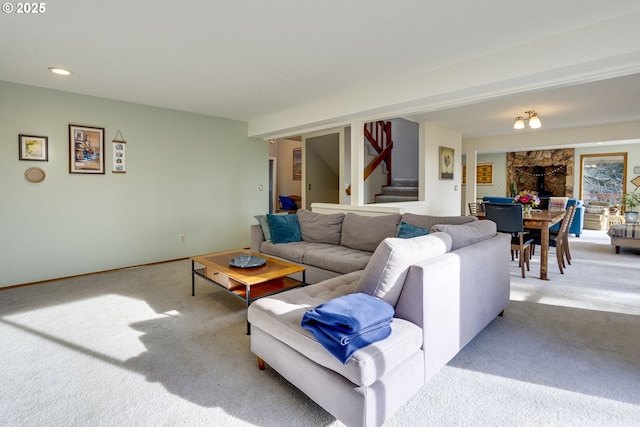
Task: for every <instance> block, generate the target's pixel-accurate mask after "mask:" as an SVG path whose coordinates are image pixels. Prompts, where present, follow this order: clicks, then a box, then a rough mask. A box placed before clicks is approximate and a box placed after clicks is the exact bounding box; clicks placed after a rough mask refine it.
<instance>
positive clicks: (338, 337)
mask: <svg viewBox="0 0 640 427" xmlns="http://www.w3.org/2000/svg"><path fill="white" fill-rule="evenodd" d="M393 314H394V310H393V307H392V306H391V305H390V304H388V303H386V302H384V301H382V300H381V299H379V298H376V297H372V296H370V295H367V294H363V293H356V294H349V295H345V296H342V297H339V298H335V299H333V300H331V301H327V302H326V303H324V304H321V305H319V306H317V307H316V308H314V309H312V310H309V311H307V312H306V313H305V314H304V316H302V321H301V323H300V324H301V325H302V327H303V328H305V329H308V330H309V331H310V332H311V333H312V334H313V336H314V337H315V338H316V339H317V340H318V342H319V343H320V344H322V345H323V346H324V347H325V348H326V349H327V350H328V351H329V352H330V353H331V354H333V355H334V356H335V357H336V358H338V360H340V361H341V362H342V363H343V364H346V363H347V361H348V360H349V358H350V357H351V355H352V354H353V353H354V352H356V351H357V350H359V349H361V348H363V347H366V346H367V345H369V344H371V343H374V342H376V341H380V340H382V339H384V338H386V337H388V336H389V334H391V320H392V319H393Z"/></svg>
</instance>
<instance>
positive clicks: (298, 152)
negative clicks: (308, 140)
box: [293, 148, 302, 181]
mask: <svg viewBox="0 0 640 427" xmlns="http://www.w3.org/2000/svg"><path fill="white" fill-rule="evenodd" d="M293 179H294V181H300V180H302V148H294V149H293Z"/></svg>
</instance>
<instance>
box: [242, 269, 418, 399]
mask: <svg viewBox="0 0 640 427" xmlns="http://www.w3.org/2000/svg"><path fill="white" fill-rule="evenodd" d="M362 274H363V273H362V271H357V272H353V273H350V274H345V275H342V276H339V277H335V278H333V279H329V280H325V281H323V282H321V283H317V284H315V285H309V286H305V287H302V288H297V289H292V290H289V291H287V292H282V293H280V294H277V295H273V296H270V297H266V298H261V299H259V300H257V301H255V302H253V303H252V304H251V306H249V310H248V313H247V316H248V319H249V322H250V323H251V325H252V327H257V328H260V329H261V330H263V331H264V332H265V333H267V334H269V335H271V336H273V337H274V338H275V339H277V340H279V341H282V342H283V343H285V344H287V345H288V346H289V347H291V348H293V349H294V350H296V351H297V352H299V353H301V354H302V355H304V356H305V357H307V358H309V359H311V360H313V361H314V362H316V363H318V364H319V365H321V366H324V367H325V368H328V369H330V370H332V371H334V372H337V373H338V374H340V375H342V376H343V377H345V378H347V379H348V380H349V381H351V382H352V383H354V384H356V385H358V386H364V387H366V386H369V385H371V384H373V383H375V382H376V381H377V380H378V379H380V378H381V377H382V376H384V375H385V374H386V373H388V372H390V371H391V370H393V369H394V368H395V367H397V366H399V365H401V364H402V363H403V362H404V361H405V360H407V359H408V358H409V357H410V356H411V355H413V354H415V353H416V352H418V351H420V348H421V346H422V329H421V328H420V327H418V326H417V325H415V324H414V323H411V322H408V321H406V320H403V319H398V318H394V319H393V321H392V323H391V335H390V336H389V337H387V338H385V339H384V340H382V341H378V342H376V343H373V344H371V345H368V346H367V347H365V348H362V349H360V350H358V351H356V352H355V353H354V354H353V355H352V356H351V358H350V359H349V361H348V362H347V364H346V365H343V364H342V363H341V362H340V361H339V360H338V359H336V358H335V357H334V356H333V355H332V354H331V353H329V352H328V351H327V350H326V349H325V348H324V347H323V346H322V345H321V344H320V343H319V342H318V341H317V340H316V339H315V338H314V337H313V335H312V334H311V332H309V331H307V330H306V329H304V328H303V327H302V326H301V325H300V321H301V320H302V316H303V315H304V313H305V312H306V311H308V310H310V309H312V308H314V307H316V306H318V305H320V304H323V303H325V302H327V301H329V300H332V299H334V298H338V297H340V296H343V295H346V294H348V293H354V292H356V287H357V285H358V281H359V279H360V276H361V275H362Z"/></svg>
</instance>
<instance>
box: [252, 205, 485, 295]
mask: <svg viewBox="0 0 640 427" xmlns="http://www.w3.org/2000/svg"><path fill="white" fill-rule="evenodd" d="M296 217H297V219H298V222H299V224H300V241H295V242H288V243H286V244H282V243H273V242H272V241H271V239H270V236H269V234H270V232H269V231H268V230H269V229H268V225H267V224H266V220H265V219H264V218H262V217H259V219H258V221H259V222H260V223H261V224H260V225H258V224H256V225H253V226H251V250H252V251H253V252H258V253H263V254H265V255H271V256H275V257H278V258H282V259H286V260H288V261H291V262H295V263H297V264H303V265H305V266H306V267H307V271H306V281H307V283H310V284H313V283H318V282H321V281H323V280H326V279H330V278H332V277H336V276H340V275H342V274H346V273H351V272H353V271H358V270H362V269H364V268H365V267H366V266H367V264H368V263H369V259H370V258H371V255H372V254H373V251H375V249H376V247H377V246H378V245H379V244H380V242H382V240H383V239H385V238H387V237H396V235H397V233H398V227H399V226H401V227H403V228H402V229H401V231H402V230H403V229H404V228H412V227H418V228H421V229H425V230H430V229H431V227H433V226H434V225H436V224H464V223H467V222H471V221H477V220H478V218H476V217H475V216H431V215H417V214H412V213H405V214H404V215H400V214H390V215H381V216H365V215H357V214H353V213H347V214H342V213H336V214H319V213H315V212H311V211H309V210H306V209H299V210H298V211H297V213H296ZM296 278H297V279H299V280H300V278H301V275H300V277H296Z"/></svg>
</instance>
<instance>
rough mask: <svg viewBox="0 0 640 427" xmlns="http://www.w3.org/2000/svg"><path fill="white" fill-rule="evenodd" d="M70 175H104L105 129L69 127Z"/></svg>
mask: <svg viewBox="0 0 640 427" xmlns="http://www.w3.org/2000/svg"><path fill="white" fill-rule="evenodd" d="M69 173H88V174H104V128H95V127H89V126H78V125H69Z"/></svg>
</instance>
